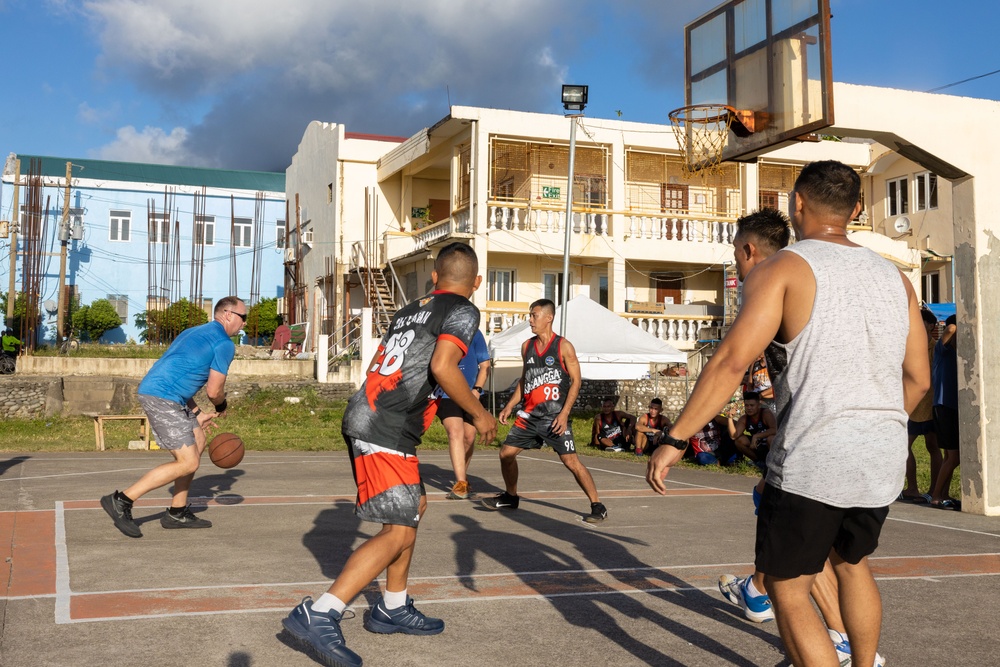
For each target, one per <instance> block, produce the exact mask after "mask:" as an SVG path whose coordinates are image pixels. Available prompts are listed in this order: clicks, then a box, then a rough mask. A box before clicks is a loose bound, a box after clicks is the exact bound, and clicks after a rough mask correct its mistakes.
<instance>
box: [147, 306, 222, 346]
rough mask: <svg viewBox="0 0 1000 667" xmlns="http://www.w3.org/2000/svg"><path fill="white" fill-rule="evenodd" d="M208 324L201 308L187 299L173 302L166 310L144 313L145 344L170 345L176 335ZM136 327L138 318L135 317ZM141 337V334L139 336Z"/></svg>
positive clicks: (206, 316)
mask: <svg viewBox="0 0 1000 667" xmlns="http://www.w3.org/2000/svg"><path fill="white" fill-rule="evenodd" d="M206 322H208V315H206V314H205V311H204V310H203V309H202V308H201V306H199V305H197V304H194V303H191V302H190V301H188V300H187V299H181V300H180V301H175V302H173V303H172V304H170V305H169V306H167V309H166V310H147V311H146V332H145V340H146V342H155V343H170V342H173V340H174V338H177V334H179V333H180V332H182V331H184V330H185V329H189V328H191V327H194V326H198V325H199V324H205V323H206ZM136 325H138V316H136ZM140 337H142V334H140Z"/></svg>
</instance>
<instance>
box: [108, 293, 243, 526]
mask: <svg viewBox="0 0 1000 667" xmlns="http://www.w3.org/2000/svg"><path fill="white" fill-rule="evenodd" d="M214 314H215V319H214V320H212V321H211V322H209V323H208V324H202V325H201V326H197V327H193V328H191V329H187V330H185V331H183V332H181V334H180V335H179V336H177V338H176V339H175V340H174V342H173V343H172V344H171V345H170V347H169V348H168V349H167V351H166V352H165V353H164V354H163V356H162V357H160V359H158V360H157V362H156V363H155V364H153V367H152V368H150V369H149V372H148V373H147V374H146V377H144V378H143V379H142V382H140V383H139V404H140V405H141V406H142V409H143V410H144V411H145V413H146V416H147V417H148V418H149V425H150V426H151V427H152V429H153V432H154V433H155V434H156V440H157V442H158V443H159V445H160V447H162V448H163V449H166V450H168V451H169V452H170V453H171V454H172V455H173V457H174V460H173V461H170V462H169V463H164V464H162V465H159V466H157V467H155V468H153V469H152V470H150V471H149V472H147V473H146V474H145V475H143V476H142V478H140V479H139V481H138V482H136V483H135V484H133V485H132V486H130V487H128V488H127V489H125V490H124V491H115V492H114V493H112V494H108V495H106V496H104V497H103V498H101V507H103V508H104V511H105V512H107V513H108V515H109V516H110V517H111V519H112V521H114V522H115V527H116V528H118V530H120V531H121V532H122V533H124V534H125V535H127V536H129V537H142V531H141V530H140V529H139V526H138V525H137V524H136V523H135V521H134V520H133V519H132V503H134V502H135V501H136V500H138V499H139V498H141V497H142V496H144V495H145V494H147V493H149V492H150V491H153V490H154V489H158V488H160V487H162V486H166V485H167V484H171V483H173V485H174V487H173V500H172V501H171V503H170V508H169V509H168V510H167V511H166V512H165V513H164V515H163V517H162V518H161V519H160V524H161V525H162V526H163V527H164V528H210V527H211V525H212V523H211V522H210V521H206V520H205V519H199V518H198V517H197V516H195V515H194V514H193V513H192V512H191V508H190V507H189V506H188V504H187V495H188V489H189V488H191V480H193V479H194V473H195V471H196V470H198V464H199V463H200V461H201V454H202V452H204V451H205V444H206V440H205V429H206V427H207V426H208V425H209V424H210V423H212V420H213V419H215V418H216V417H220V416H222V417H224V416H225V414H226V407H227V406H226V375H227V374H228V373H229V364H231V363H232V361H233V356H234V355H235V354H236V346H235V345H234V344H233V341H232V339H231V338H230V337H231V336H233V335H235V334H236V333H237V332H238V331H239V330H240V328H241V327H242V326H243V323H244V322H246V319H247V306H246V304H245V303H243V301H242V300H240V299H239V297H235V296H227V297H225V298H223V299H220V300H219V302H218V303H217V304H216V305H215V313H214ZM202 387H205V393H206V394H207V395H208V399H209V400H210V401H211V402H212V404H213V405H214V407H215V412H213V413H205V412H202V411H201V408H199V407H198V404H197V403H195V401H194V395H195V394H196V393H198V391H199V390H200V389H201V388H202Z"/></svg>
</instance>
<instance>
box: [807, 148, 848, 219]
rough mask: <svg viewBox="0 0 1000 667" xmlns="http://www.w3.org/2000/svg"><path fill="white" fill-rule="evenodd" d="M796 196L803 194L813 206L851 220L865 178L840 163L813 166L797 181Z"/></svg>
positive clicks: (814, 163) (819, 162)
mask: <svg viewBox="0 0 1000 667" xmlns="http://www.w3.org/2000/svg"><path fill="white" fill-rule="evenodd" d="M795 192H801V193H802V194H804V195H805V196H806V198H807V199H808V200H809V201H811V202H812V203H813V204H815V205H817V206H818V207H820V208H825V209H826V210H827V211H829V212H830V213H832V214H834V215H836V216H838V217H841V218H844V219H845V220H847V219H849V218H850V217H851V214H852V213H854V207H855V206H857V204H858V201H859V199H860V197H861V177H860V176H858V172H856V171H854V170H853V169H851V168H850V167H848V166H847V165H846V164H844V163H842V162H837V161H836V160H820V161H818V162H810V163H809V164H807V165H806V166H805V167H803V168H802V172H801V173H800V174H799V177H798V178H797V179H795Z"/></svg>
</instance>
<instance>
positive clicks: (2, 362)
mask: <svg viewBox="0 0 1000 667" xmlns="http://www.w3.org/2000/svg"><path fill="white" fill-rule="evenodd" d="M14 369H15V362H14V357H11V356H9V355H7V354H0V375H10V374H11V373H13V372H14Z"/></svg>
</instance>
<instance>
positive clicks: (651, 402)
mask: <svg viewBox="0 0 1000 667" xmlns="http://www.w3.org/2000/svg"><path fill="white" fill-rule="evenodd" d="M649 404H650V405H659V406H660V407H661V408H662V407H663V401H661V400H660V399H658V398H654V399H653V400H651V401H650V402H649Z"/></svg>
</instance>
